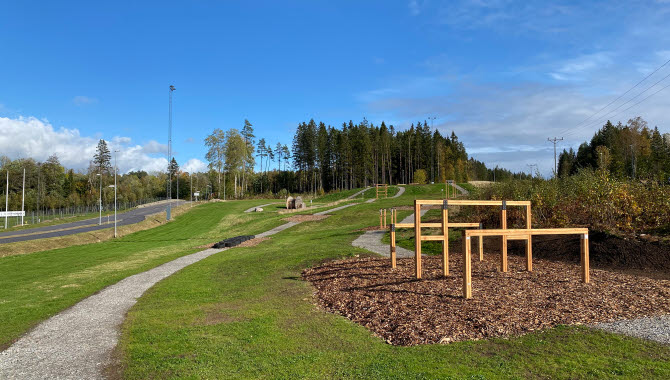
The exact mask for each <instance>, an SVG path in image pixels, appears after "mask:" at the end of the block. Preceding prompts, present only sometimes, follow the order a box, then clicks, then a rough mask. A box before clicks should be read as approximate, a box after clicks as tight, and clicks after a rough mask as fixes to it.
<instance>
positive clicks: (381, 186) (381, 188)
mask: <svg viewBox="0 0 670 380" xmlns="http://www.w3.org/2000/svg"><path fill="white" fill-rule="evenodd" d="M380 195H383V196H384V198H388V197H389V185H387V184H385V183H378V184H376V185H375V198H376V199H379V196H380Z"/></svg>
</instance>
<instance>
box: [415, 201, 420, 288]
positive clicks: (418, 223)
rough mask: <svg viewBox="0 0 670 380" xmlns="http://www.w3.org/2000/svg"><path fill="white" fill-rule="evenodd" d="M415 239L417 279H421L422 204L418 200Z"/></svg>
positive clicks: (416, 203) (416, 202)
mask: <svg viewBox="0 0 670 380" xmlns="http://www.w3.org/2000/svg"><path fill="white" fill-rule="evenodd" d="M414 239H415V240H416V241H415V242H414V260H415V262H416V278H417V279H421V204H420V203H419V201H418V200H414Z"/></svg>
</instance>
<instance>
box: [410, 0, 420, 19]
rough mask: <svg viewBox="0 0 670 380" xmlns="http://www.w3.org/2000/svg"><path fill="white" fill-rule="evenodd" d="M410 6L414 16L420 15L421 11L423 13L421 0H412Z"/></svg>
mask: <svg viewBox="0 0 670 380" xmlns="http://www.w3.org/2000/svg"><path fill="white" fill-rule="evenodd" d="M408 7H409V13H411V14H412V16H418V15H419V13H421V7H419V2H418V1H416V0H412V1H410V2H409V4H408Z"/></svg>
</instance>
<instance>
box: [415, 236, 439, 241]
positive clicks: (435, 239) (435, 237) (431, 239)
mask: <svg viewBox="0 0 670 380" xmlns="http://www.w3.org/2000/svg"><path fill="white" fill-rule="evenodd" d="M421 241H444V236H443V235H422V236H421Z"/></svg>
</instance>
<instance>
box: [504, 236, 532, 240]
mask: <svg viewBox="0 0 670 380" xmlns="http://www.w3.org/2000/svg"><path fill="white" fill-rule="evenodd" d="M528 238H530V236H528V235H508V236H507V240H528Z"/></svg>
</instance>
